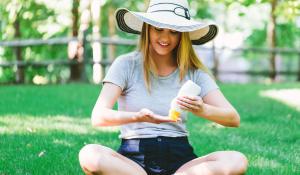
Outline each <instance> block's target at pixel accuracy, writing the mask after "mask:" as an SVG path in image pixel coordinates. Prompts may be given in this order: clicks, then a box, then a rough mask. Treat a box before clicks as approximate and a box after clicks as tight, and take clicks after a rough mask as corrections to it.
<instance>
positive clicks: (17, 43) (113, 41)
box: [0, 36, 300, 81]
mask: <svg viewBox="0 0 300 175" xmlns="http://www.w3.org/2000/svg"><path fill="white" fill-rule="evenodd" d="M81 41H83V42H85V43H86V42H89V43H93V42H100V43H101V44H107V45H130V46H134V45H137V43H138V41H137V40H130V39H120V38H106V37H103V38H100V39H93V38H91V37H86V36H85V38H83V40H81ZM70 42H80V40H79V39H78V38H75V37H63V38H52V39H25V40H14V41H0V47H11V48H16V47H28V46H39V45H66V44H68V43H70ZM84 49H85V48H84ZM197 49H201V50H212V51H213V52H214V53H215V52H222V51H225V50H230V51H233V52H257V53H266V54H270V53H275V54H296V55H298V58H299V59H298V61H299V63H298V71H276V73H277V74H281V75H298V81H299V80H300V49H298V50H297V49H289V48H275V49H270V48H251V47H248V48H246V47H243V48H228V47H222V48H217V47H203V46H197ZM91 60H92V58H84V62H83V63H84V64H100V65H101V66H104V67H106V66H108V65H110V64H111V63H112V61H109V59H102V60H103V61H91ZM74 64H78V62H76V61H73V60H70V59H67V58H65V59H55V60H49V59H45V60H43V61H11V62H7V61H6V62H4V61H2V62H1V61H0V67H3V68H8V67H13V66H17V67H19V68H26V67H30V66H32V67H45V66H49V65H55V66H59V65H63V66H68V65H69V66H71V65H74ZM217 72H218V73H222V74H244V75H245V74H246V75H253V76H259V75H262V76H265V75H269V74H270V72H269V71H221V70H218V71H217Z"/></svg>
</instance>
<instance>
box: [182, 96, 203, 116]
mask: <svg viewBox="0 0 300 175" xmlns="http://www.w3.org/2000/svg"><path fill="white" fill-rule="evenodd" d="M176 102H177V104H178V105H179V107H180V108H181V109H183V110H186V111H190V112H192V113H197V114H201V113H203V112H204V102H203V100H202V98H201V97H199V96H181V97H177V100H176Z"/></svg>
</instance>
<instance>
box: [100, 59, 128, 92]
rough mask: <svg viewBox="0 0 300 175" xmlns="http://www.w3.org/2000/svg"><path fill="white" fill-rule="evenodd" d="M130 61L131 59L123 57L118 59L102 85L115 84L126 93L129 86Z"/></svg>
mask: <svg viewBox="0 0 300 175" xmlns="http://www.w3.org/2000/svg"><path fill="white" fill-rule="evenodd" d="M129 61H130V60H129V59H126V57H122V56H120V57H118V58H116V59H115V60H114V62H113V63H112V65H111V66H110V68H109V69H108V72H107V74H106V75H105V77H104V79H103V81H102V83H103V84H104V83H107V82H109V83H113V84H115V85H117V86H119V87H120V88H121V89H122V91H124V89H126V87H127V84H128V76H129V75H128V74H129Z"/></svg>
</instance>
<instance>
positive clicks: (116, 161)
mask: <svg viewBox="0 0 300 175" xmlns="http://www.w3.org/2000/svg"><path fill="white" fill-rule="evenodd" d="M79 162H80V166H81V167H82V169H83V171H84V172H85V173H86V174H87V175H120V174H122V175H133V174H134V175H147V174H146V172H145V171H144V169H143V168H142V167H140V166H139V165H138V164H137V163H135V162H134V161H132V160H130V159H128V158H126V157H124V156H123V155H121V154H119V153H117V152H116V151H114V150H112V149H110V148H108V147H105V146H102V145H96V144H90V145H86V146H84V147H83V148H82V149H81V150H80V152H79Z"/></svg>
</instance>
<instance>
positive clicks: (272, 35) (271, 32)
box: [267, 0, 278, 81]
mask: <svg viewBox="0 0 300 175" xmlns="http://www.w3.org/2000/svg"><path fill="white" fill-rule="evenodd" d="M277 1H278V0H272V1H271V14H270V22H269V24H268V35H267V36H268V45H269V48H270V49H271V50H274V49H275V48H276V16H275V9H276V6H277ZM275 59H276V53H275V52H271V54H270V74H269V76H270V79H271V80H272V81H275V79H276V60H275Z"/></svg>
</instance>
